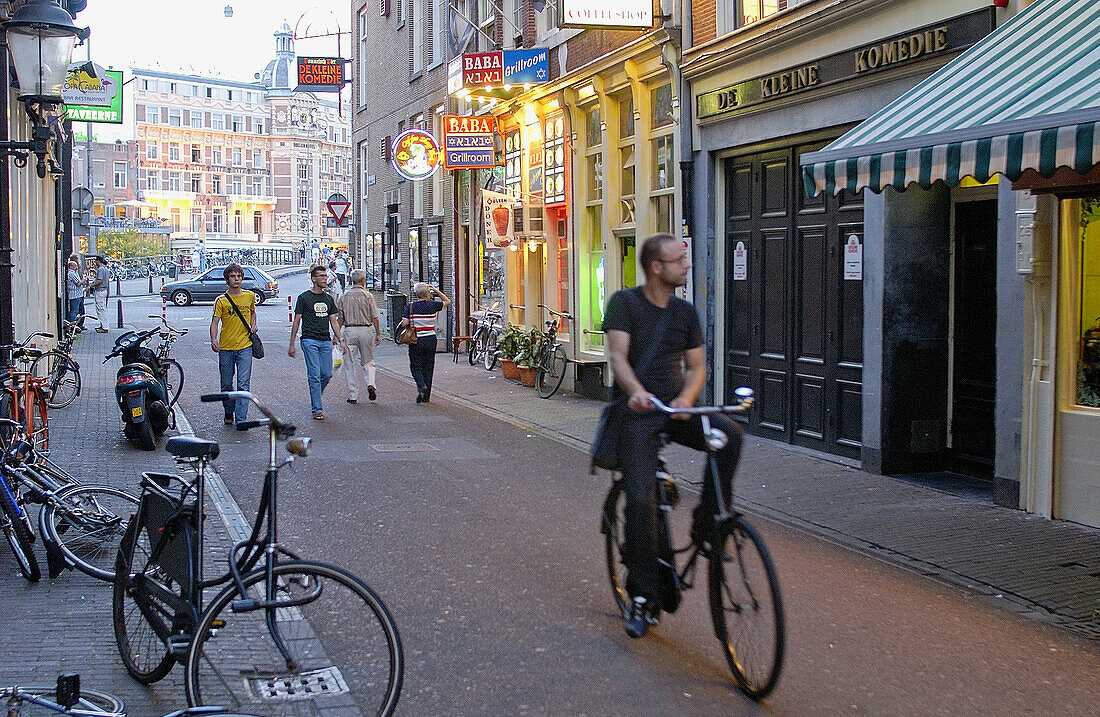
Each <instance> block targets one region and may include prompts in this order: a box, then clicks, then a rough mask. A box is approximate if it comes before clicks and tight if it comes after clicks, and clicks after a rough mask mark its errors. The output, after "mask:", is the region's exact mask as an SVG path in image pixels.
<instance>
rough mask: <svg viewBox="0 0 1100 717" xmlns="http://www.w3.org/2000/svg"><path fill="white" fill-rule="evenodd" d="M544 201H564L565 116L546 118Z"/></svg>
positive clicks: (551, 202) (549, 202)
mask: <svg viewBox="0 0 1100 717" xmlns="http://www.w3.org/2000/svg"><path fill="white" fill-rule="evenodd" d="M544 147H545V153H544V163H545V165H546V203H547V204H559V203H561V202H564V201H565V117H564V116H563V115H560V114H559V115H554V116H551V117H547V118H546V142H545V145H544Z"/></svg>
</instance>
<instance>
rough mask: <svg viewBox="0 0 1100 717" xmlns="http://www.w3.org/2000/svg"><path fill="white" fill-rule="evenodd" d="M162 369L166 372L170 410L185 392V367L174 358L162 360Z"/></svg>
mask: <svg viewBox="0 0 1100 717" xmlns="http://www.w3.org/2000/svg"><path fill="white" fill-rule="evenodd" d="M160 365H161V369H162V370H163V371H164V380H165V385H166V386H167V387H168V408H171V407H172V406H175V405H176V401H178V400H179V399H180V392H182V391H183V366H180V364H179V362H178V361H176V360H175V359H172V358H167V359H161V361H160Z"/></svg>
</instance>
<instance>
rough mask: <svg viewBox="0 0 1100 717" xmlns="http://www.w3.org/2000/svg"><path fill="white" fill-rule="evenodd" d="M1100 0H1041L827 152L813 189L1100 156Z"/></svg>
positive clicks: (1084, 161)
mask: <svg viewBox="0 0 1100 717" xmlns="http://www.w3.org/2000/svg"><path fill="white" fill-rule="evenodd" d="M1098 125H1100V2H1097V1H1096V0H1039V2H1036V3H1035V4H1033V5H1031V6H1030V7H1028V8H1027V9H1026V10H1024V11H1023V12H1022V13H1020V14H1019V15H1017V16H1015V17H1014V18H1012V19H1011V20H1010V21H1009V22H1007V23H1006V24H1005V25H1003V26H1002V27H1000V28H998V29H997V30H995V31H994V32H992V33H990V34H989V35H987V36H986V37H985V38H983V39H982V40H981V41H980V42H978V43H977V44H975V45H974V46H973V47H971V48H970V49H969V50H967V51H966V52H964V53H963V54H962V55H960V56H959V57H957V58H955V59H954V60H953V61H951V62H950V63H948V64H947V65H945V66H944V67H943V68H941V69H940V70H939V71H938V72H936V73H935V74H933V75H932V76H930V77H929V78H927V79H926V80H924V81H923V82H921V83H920V84H918V85H917V86H916V87H914V88H913V89H911V90H910V91H909V92H907V93H905V94H904V95H902V96H901V97H899V98H898V99H897V100H895V101H894V102H893V103H891V104H890V105H888V106H887V107H886V108H884V109H883V110H881V111H880V112H878V113H876V114H875V115H873V116H871V117H870V118H868V119H867V120H866V121H864V122H863V123H862V124H860V125H859V126H858V127H856V128H855V129H853V130H852V131H850V132H848V133H847V134H845V135H844V136H842V137H841V138H840V139H838V140H836V141H835V142H833V143H832V144H830V145H829V146H827V147H825V148H824V149H822V150H821V151H819V152H808V153H806V154H803V155H802V157H801V160H800V161H801V164H802V176H803V182H804V183H805V186H806V191H807V192H808V193H809V194H810V195H817V194H820V193H821V192H829V193H831V194H835V193H837V192H839V191H841V190H844V189H846V190H848V191H851V192H856V191H859V190H860V189H863V188H867V189H870V190H871V191H874V192H877V191H879V190H881V189H883V188H884V187H891V186H892V187H894V188H896V189H899V190H901V189H905V188H906V187H908V186H909V185H911V184H919V185H920V186H922V187H926V188H927V187H929V186H931V185H932V183H933V182H936V181H938V180H942V181H944V182H946V183H947V184H949V185H956V184H958V183H959V180H960V179H962V178H963V177H973V178H974V179H976V180H978V181H980V182H985V181H987V180H988V179H989V178H990V177H992V176H993V175H995V174H998V173H1000V174H1003V175H1005V176H1006V177H1008V178H1009V179H1010V180H1013V181H1015V180H1016V179H1019V177H1020V175H1021V174H1022V173H1023V172H1025V171H1027V170H1034V171H1036V172H1038V173H1039V174H1040V175H1042V176H1043V177H1050V176H1051V175H1052V174H1054V172H1055V171H1056V170H1057V169H1058V168H1060V167H1068V168H1070V169H1072V170H1074V171H1076V172H1080V173H1086V172H1088V171H1089V170H1091V169H1092V168H1093V166H1094V165H1096V164H1097V163H1100V126H1098Z"/></svg>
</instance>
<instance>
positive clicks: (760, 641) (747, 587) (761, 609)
mask: <svg viewBox="0 0 1100 717" xmlns="http://www.w3.org/2000/svg"><path fill="white" fill-rule="evenodd" d="M721 536H722V537H721V540H719V541H718V543H717V544H716V545H715V546H714V547H713V550H712V553H711V560H710V581H709V582H710V613H711V620H712V621H713V622H714V632H715V634H716V635H717V636H718V640H719V641H720V642H721V643H722V652H723V653H724V654H725V656H726V661H727V662H728V663H729V666H730V669H731V670H732V671H733V676H734V678H735V679H736V680H737V685H738V687H740V688H741V691H742V692H744V693H745V694H747V695H748V696H749V697H751V698H753V699H754V700H762V699H764V698H765V697H767V696H768V695H769V694H771V691H772V690H774V689H775V684H776V682H778V681H779V673H780V671H781V670H782V669H783V649H784V644H785V641H786V628H785V623H784V618H783V601H782V598H781V597H780V594H779V578H778V577H777V576H776V573H775V565H774V564H773V563H772V558H771V555H770V554H769V553H768V549H767V547H766V546H765V545H764V540H763V538H761V537H760V534H759V533H758V532H756V529H755V528H753V527H752V525H751V524H750V523H749V522H748V521H747V520H745V518H744V517H743V516H740V515H739V516H737V517H735V518H734V519H732V520H731V521H729V522H727V523H726V524H725V525H723V526H722V528H721Z"/></svg>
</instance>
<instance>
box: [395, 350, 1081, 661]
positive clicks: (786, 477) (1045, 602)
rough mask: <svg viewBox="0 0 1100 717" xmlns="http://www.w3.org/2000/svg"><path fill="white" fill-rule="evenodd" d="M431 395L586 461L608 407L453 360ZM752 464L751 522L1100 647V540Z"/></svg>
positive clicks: (836, 472) (930, 493)
mask: <svg viewBox="0 0 1100 717" xmlns="http://www.w3.org/2000/svg"><path fill="white" fill-rule="evenodd" d="M375 360H376V361H377V364H378V366H379V369H380V370H381V372H382V373H383V374H384V375H385V376H386V378H387V379H388V378H391V377H393V378H398V379H400V380H401V381H402V382H404V383H406V384H408V385H409V386H410V387H409V388H402V389H399V390H405V391H407V392H408V395H409V400H410V401H412V400H413V399H414V398H415V390H414V389H413V388H411V386H412V379H411V378H410V377H409V365H408V355H407V353H406V350H405V349H404V348H403V347H399V346H397V345H395V344H394V343H393V342H392V341H383V344H382V346H380V347H379V348H378V349H377V350H376V351H375ZM379 383H380V384H382V385H380V387H379V390H380V391H389V390H397V389H391V388H390V386H389V385H386V384H387V383H389V381H380V382H379ZM390 385H392V384H390ZM432 395H433V397H436V396H438V397H439V398H447V399H451V400H455V401H457V402H459V403H462V404H465V405H467V406H470V407H472V408H475V409H477V410H479V411H481V412H483V413H485V414H487V415H491V416H494V417H497V418H503V419H505V420H508V421H511V422H513V423H517V424H520V425H524V426H528V427H530V428H532V429H534V430H537V431H539V432H540V433H543V434H546V435H549V436H551V437H554V438H557V439H558V440H560V441H562V442H563V443H566V444H568V445H571V446H574V447H578V448H583V449H585V450H587V448H588V447H589V446H590V443H591V440H592V437H593V435H594V434H595V428H596V422H597V419H598V417H599V414H600V409H601V407H602V404H601V403H599V402H597V401H592V400H589V399H586V398H582V397H581V396H578V395H576V394H571V393H567V392H559V393H557V394H555V395H554V396H553V397H552V398H550V399H549V400H542V399H540V398H539V397H538V394H536V393H535V391H534V389H530V388H524V387H522V386H520V385H519V383H518V382H515V381H509V380H507V379H505V378H504V377H503V376H502V375H501V373H500V370H499V369H498V370H495V371H493V372H486V371H485V370H484V369H483V368H481V367H480V366H477V367H471V366H470V365H469V363H468V362H467V360H466V356H465V355H460V356H459V363H457V364H456V363H453V362H452V354H450V353H440V354H439V355H438V356H437V358H436V369H435V381H434V386H433V388H432ZM742 456H743V458H742V462H741V468H740V470H739V471H738V479H737V481H736V492H737V501H738V504H739V505H741V506H743V507H745V508H746V509H747V510H748V511H749V512H751V513H753V514H757V515H760V516H762V517H765V518H767V519H770V520H774V521H776V522H778V523H782V524H784V525H787V526H790V527H793V528H796V529H798V530H801V531H804V532H806V533H810V534H812V535H815V536H817V537H819V538H822V539H825V540H829V541H831V542H834V543H837V544H839V545H843V546H846V547H849V548H851V549H853V550H857V551H859V552H861V553H864V554H867V555H871V556H874V557H877V558H880V559H882V560H884V561H886V562H889V563H892V564H894V565H898V566H900V567H904V568H907V569H910V570H913V571H915V572H918V573H920V574H922V575H925V576H927V577H930V578H933V579H936V580H940V581H943V582H946V583H950V584H953V585H956V586H958V587H962V588H964V589H966V590H968V591H970V592H972V593H973V594H975V595H977V596H979V598H981V599H984V600H987V601H988V602H990V603H992V604H996V605H999V606H1001V607H1003V608H1005V609H1007V610H1010V611H1012V612H1015V613H1018V614H1021V615H1024V616H1027V617H1029V618H1032V619H1036V620H1040V621H1043V622H1049V623H1053V624H1057V625H1060V626H1062V627H1064V628H1065V629H1067V630H1069V631H1071V632H1073V633H1076V634H1078V635H1080V636H1083V637H1085V638H1088V639H1090V640H1100V530H1097V529H1093V528H1088V527H1085V526H1081V525H1077V524H1074V523H1068V522H1065V521H1052V520H1047V519H1045V518H1039V517H1036V516H1033V515H1029V514H1028V513H1025V512H1023V511H1020V510H1013V509H1009V508H1003V507H1000V506H997V505H994V504H993V503H992V502H991V501H989V500H984V499H981V498H975V497H972V496H968V495H960V494H958V492H950V491H948V490H941V489H937V488H933V487H928V486H927V485H922V484H918V483H914V482H911V481H907V480H904V479H900V478H893V477H888V476H880V475H873V474H870V473H865V472H863V471H860V470H858V469H856V468H853V467H851V466H849V465H845V464H844V463H842V462H840V461H837V460H831V459H829V458H828V457H826V456H822V455H820V454H814V453H808V452H805V451H801V450H799V449H797V448H793V447H791V446H788V445H785V444H780V443H776V442H773V441H768V440H764V439H760V438H756V437H753V436H748V437H747V438H746V445H745V449H744V451H743V453H742ZM669 458H670V461H669V463H670V466H671V468H672V470H673V472H674V473H676V474H677V475H678V477H680V478H681V479H684V480H694V481H697V480H698V478H699V476H700V475H701V473H702V470H701V469H702V462H701V461H700V460H699V454H696V453H695V452H693V451H690V450H688V449H684V448H681V447H679V446H673V448H672V449H671V450H670V452H669Z"/></svg>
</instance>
